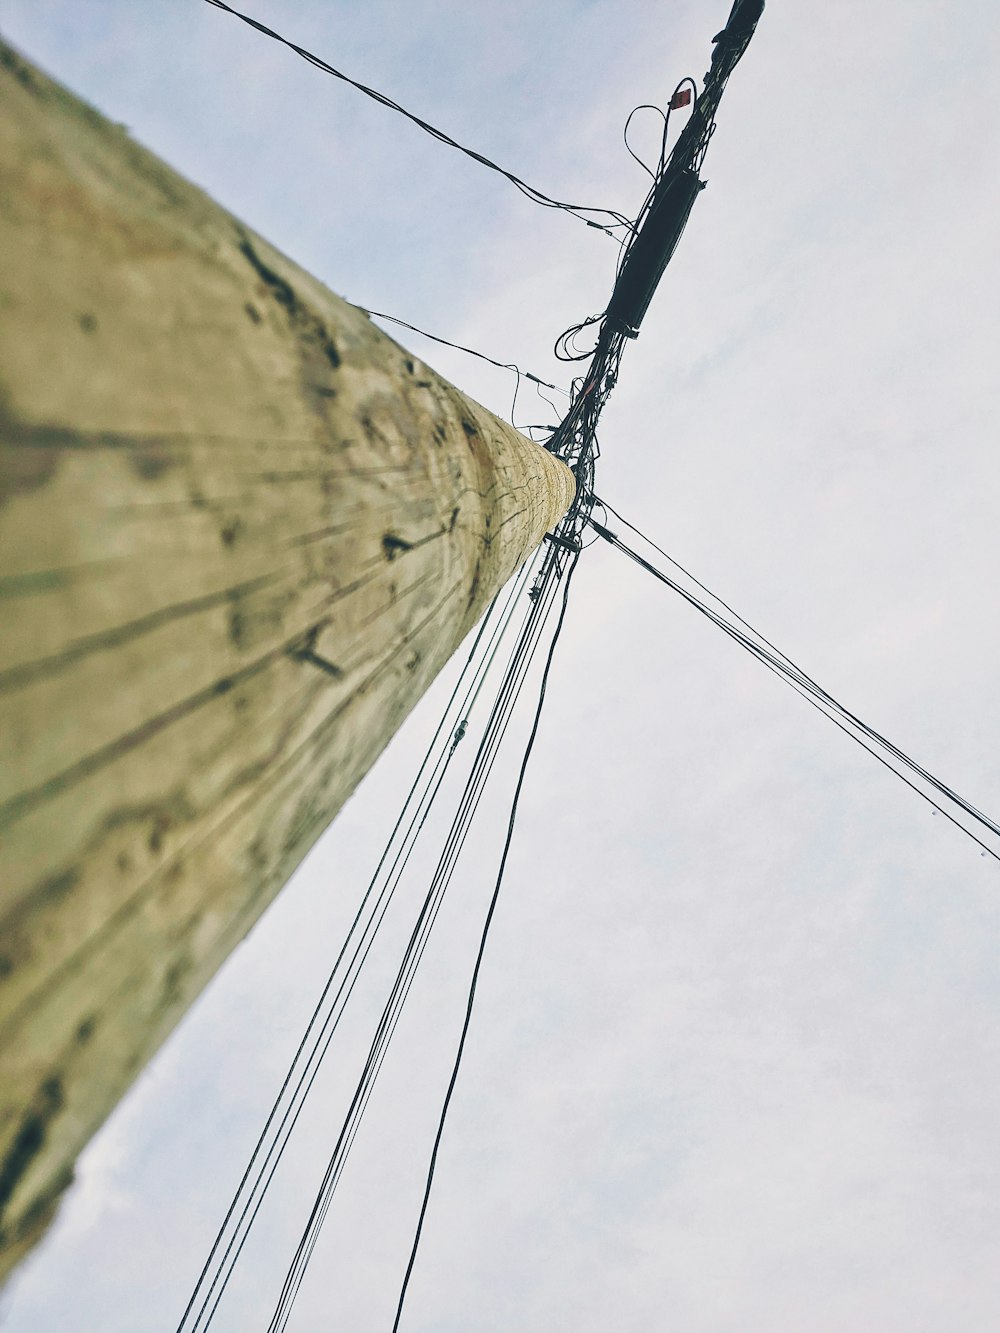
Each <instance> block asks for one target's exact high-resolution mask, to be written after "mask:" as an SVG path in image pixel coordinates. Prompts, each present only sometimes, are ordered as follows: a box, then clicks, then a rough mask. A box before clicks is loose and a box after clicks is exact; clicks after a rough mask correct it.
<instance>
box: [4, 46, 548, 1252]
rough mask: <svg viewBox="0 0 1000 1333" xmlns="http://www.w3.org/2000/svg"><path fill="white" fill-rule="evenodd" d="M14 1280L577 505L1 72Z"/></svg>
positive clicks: (299, 285)
mask: <svg viewBox="0 0 1000 1333" xmlns="http://www.w3.org/2000/svg"><path fill="white" fill-rule="evenodd" d="M0 465H2V473H0V548H2V564H0V631H2V633H0V847H2V850H0V1274H2V1273H4V1272H6V1271H8V1270H9V1269H10V1267H11V1265H12V1264H13V1263H14V1262H15V1261H16V1259H17V1257H18V1256H19V1255H20V1254H22V1253H23V1252H24V1250H25V1249H26V1248H27V1247H28V1246H29V1245H30V1244H31V1243H32V1241H33V1240H34V1239H35V1238H36V1237H37V1236H38V1235H39V1234H40V1232H41V1230H42V1229H43V1228H44V1226H45V1224H46V1222H47V1220H48V1219H49V1218H50V1216H51V1214H52V1212H53V1209H54V1207H55V1205H56V1203H57V1201H58V1198H59V1195H60V1193H61V1192H62V1190H64V1189H65V1187H66V1185H67V1184H68V1183H69V1181H70V1179H71V1177H72V1170H73V1163H74V1160H75V1157H76V1155H77V1153H78V1152H79V1150H80V1149H81V1148H82V1146H83V1145H84V1144H85V1143H86V1141H87V1139H88V1138H89V1137H90V1135H91V1134H92V1133H93V1131H94V1130H95V1129H96V1128H97V1126H98V1125H99V1124H100V1123H101V1122H102V1120H103V1119H104V1118H105V1116H106V1115H107V1114H108V1112H109V1111H110V1109H111V1108H112V1107H113V1106H114V1104H115V1102H116V1101H117V1100H118V1098H119V1097H120V1096H121V1095H122V1093H123V1092H124V1090H125V1089H126V1088H127V1087H128V1086H129V1084H130V1083H131V1082H132V1080H133V1079H134V1078H135V1076H136V1074H137V1072H138V1070H139V1069H140V1068H141V1067H142V1065H143V1064H144V1063H145V1061H146V1060H148V1059H149V1057H150V1055H151V1054H152V1053H153V1052H154V1051H155V1050H156V1048H157V1046H158V1045H159V1044H160V1042H161V1041H162V1040H163V1039H164V1037H165V1036H166V1035H167V1034H168V1033H169V1032H170V1030H171V1028H173V1026H174V1025H175V1024H176V1023H177V1021H178V1019H179V1018H180V1017H181V1015H182V1014H183V1013H184V1011H185V1010H186V1009H187V1007H188V1006H189V1005H190V1004H191V1002H192V1001H193V999H194V998H195V997H196V996H197V994H198V993H199V991H200V990H201V988H202V987H203V986H204V985H205V983H206V982H207V981H208V979H209V978H210V977H211V976H212V974H213V973H214V972H215V970H216V968H218V966H219V965H220V963H221V962H222V961H223V960H224V959H225V958H226V956H227V955H228V954H229V952H230V951H231V950H232V949H233V947H234V946H235V945H236V944H237V943H238V942H239V940H240V939H241V938H242V937H243V936H244V935H245V934H246V932H247V930H248V929H249V928H250V926H251V925H252V924H253V923H254V921H255V920H256V919H257V917H258V916H259V915H260V913H261V912H262V911H263V909H264V908H265V907H266V906H267V904H268V903H269V902H270V901H271V899H272V898H273V897H274V895H275V893H276V892H277V891H278V889H279V888H280V887H281V886H282V884H284V882H285V881H286V880H287V878H288V876H289V874H290V873H291V872H292V870H293V869H294V868H295V866H296V865H297V864H298V863H299V861H300V860H301V859H302V856H303V855H304V853H305V852H306V851H307V849H308V848H309V847H310V845H311V844H312V843H313V842H314V841H315V839H316V837H317V836H318V835H319V834H320V833H321V832H322V830H323V829H324V828H325V827H326V825H327V824H328V823H329V821H330V819H331V818H332V817H333V815H334V814H335V813H336V812H337V810H338V809H339V808H340V806H341V805H342V804H343V802H344V801H345V800H346V799H347V797H348V796H349V795H350V794H351V792H352V791H353V790H354V788H355V786H356V785H357V783H358V782H359V780H360V779H361V777H362V776H363V775H364V774H365V772H366V771H367V770H368V768H369V767H370V766H371V764H372V763H373V761H374V760H375V758H376V757H377V756H378V754H379V753H380V752H381V750H382V749H383V747H384V746H385V745H386V743H387V741H388V740H389V738H390V737H391V736H392V734H393V733H394V731H395V730H396V728H397V727H398V726H399V724H400V722H401V721H402V719H403V718H404V717H405V716H406V715H407V713H408V712H409V711H410V709H411V708H412V707H413V705H414V703H415V702H416V701H417V699H419V697H420V696H421V694H422V693H423V692H424V690H425V689H426V688H427V686H428V685H429V684H430V682H431V681H432V680H433V679H434V677H435V675H436V674H437V672H438V671H439V669H440V668H441V666H442V665H443V664H444V663H445V662H446V661H447V659H448V658H449V657H450V656H451V654H452V652H453V651H454V650H455V648H456V647H457V646H458V644H459V643H460V642H461V640H462V639H463V637H464V636H465V635H466V633H467V632H468V630H469V629H470V628H471V626H472V625H473V624H474V622H475V621H476V620H477V618H478V617H479V615H480V614H481V612H482V611H483V610H484V608H485V607H486V605H487V603H488V602H489V600H490V599H491V598H492V597H493V595H494V594H495V593H496V591H497V590H498V589H499V588H500V587H501V586H502V585H503V583H504V582H505V581H506V580H507V579H508V578H509V576H510V575H511V574H512V573H513V572H514V570H515V569H517V568H518V566H519V565H520V564H521V562H522V561H523V560H524V559H525V557H526V556H527V554H528V553H529V552H530V551H531V550H532V549H533V548H534V547H535V546H536V545H537V544H538V542H539V541H540V540H541V538H542V535H543V534H544V533H545V531H546V530H547V529H548V528H549V527H551V526H552V525H553V524H554V523H555V522H556V521H557V520H558V518H559V517H560V516H561V515H562V514H563V513H564V512H565V510H566V508H567V507H568V505H569V503H570V501H571V499H572V496H573V479H572V476H571V474H570V473H569V471H568V470H567V469H566V468H565V467H564V466H563V465H562V464H561V463H559V462H557V461H556V460H555V459H554V458H553V457H552V456H551V455H549V454H547V453H545V451H544V450H542V449H541V448H539V447H538V446H536V445H534V444H532V443H531V442H530V441H528V440H525V439H524V438H523V437H521V436H520V435H518V434H517V433H516V432H515V431H514V430H513V429H512V428H511V427H510V426H508V425H506V424H505V423H504V422H502V421H499V420H498V419H497V418H496V417H493V416H491V415H490V414H489V413H488V412H486V411H485V410H484V409H483V408H481V407H479V406H478V405H477V404H475V403H473V402H471V401H470V400H469V399H468V398H466V397H464V396H463V395H462V394H461V393H459V392H458V391H457V390H455V389H454V388H452V387H451V386H450V385H449V384H447V383H445V382H444V381H443V380H442V379H441V378H440V377H439V376H437V375H435V374H434V372H433V371H431V370H429V369H428V368H427V367H426V366H425V365H423V364H422V363H421V362H419V361H417V360H416V359H415V358H413V357H412V356H411V355H410V354H409V353H407V352H406V351H404V350H403V349H402V348H400V347H399V346H397V345H396V344H395V343H394V342H392V341H391V340H390V339H389V338H387V337H386V336H385V335H384V334H382V333H381V332H379V330H378V329H376V328H375V327H374V326H373V325H372V323H371V321H370V320H369V319H368V318H367V316H366V315H365V314H364V313H363V312H362V311H360V310H358V309H357V308H355V307H353V306H350V305H348V304H346V303H345V302H344V301H342V300H340V299H339V298H337V297H336V296H334V295H332V294H331V293H330V292H329V291H327V290H326V289H325V288H324V287H323V286H322V285H321V284H320V283H318V282H317V281H316V280H315V279H313V278H311V277H310V276H309V275H308V274H307V273H304V272H303V271H302V270H301V269H299V268H297V267H296V266H295V265H294V264H293V263H291V262H290V261H289V260H287V259H285V258H284V257H283V256H282V255H280V254H278V253H277V252H276V251H275V250H274V249H272V248H271V246H269V245H268V244H267V243H266V242H265V241H263V240H261V238H260V237H259V236H256V235H255V234H254V233H253V232H251V231H250V230H249V229H248V228H246V227H244V226H243V225H242V224H241V223H239V222H238V221H236V220H235V219H234V218H232V217H231V216H230V215H229V214H227V213H225V212H224V211H223V210H222V209H220V208H219V207H218V206H217V205H215V204H214V203H212V201H211V200H210V199H208V198H207V197H206V196H205V195H204V194H202V193H201V192H200V191H199V190H197V189H196V188H194V187H193V186H192V185H190V184H188V183H187V182H186V181H184V180H183V179H181V178H180V177H179V176H177V175H176V174H175V173H174V172H173V171H171V170H170V169H169V168H168V167H166V166H165V165H164V164H163V163H162V162H160V161H158V160H157V159H156V158H155V157H154V156H152V154H150V153H148V152H147V151H145V150H144V149H142V148H140V147H139V146H138V145H137V144H135V143H133V142H132V141H131V140H130V139H129V137H128V135H127V133H126V132H125V131H124V130H123V129H121V128H120V127H117V126H115V125H112V124H110V123H109V122H108V121H106V120H105V119H103V118H102V117H101V116H100V115H98V114H97V113H96V112H94V111H93V110H91V109H90V108H89V107H87V106H85V105H83V104H82V103H81V102H80V101H78V100H77V99H76V98H75V97H73V96H72V95H70V94H69V93H67V92H66V91H65V90H63V89H62V88H60V87H59V86H57V85H56V84H54V83H53V82H51V81H50V80H49V79H47V78H46V77H45V76H43V75H42V74H40V73H39V72H38V71H37V70H35V69H34V68H33V67H32V66H30V65H29V64H28V63H27V62H26V61H24V60H23V59H22V58H21V57H20V56H18V55H17V54H16V53H14V52H13V51H11V50H10V49H9V48H8V47H5V46H2V45H0Z"/></svg>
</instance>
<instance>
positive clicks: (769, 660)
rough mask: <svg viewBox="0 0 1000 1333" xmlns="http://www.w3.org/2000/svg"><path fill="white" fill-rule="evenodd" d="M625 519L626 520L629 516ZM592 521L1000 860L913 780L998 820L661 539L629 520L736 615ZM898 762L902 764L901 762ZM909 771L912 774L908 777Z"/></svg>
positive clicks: (986, 821) (993, 830) (982, 823)
mask: <svg viewBox="0 0 1000 1333" xmlns="http://www.w3.org/2000/svg"><path fill="white" fill-rule="evenodd" d="M598 503H602V502H598ZM604 507H605V508H607V509H610V508H611V506H610V505H605V506H604ZM611 512H612V513H616V511H615V510H611ZM618 517H619V518H620V517H621V516H620V515H618ZM622 521H623V522H624V521H625V520H622ZM590 526H591V527H592V528H593V529H594V531H595V532H596V533H597V534H598V535H599V536H600V537H602V538H603V539H604V540H605V541H606V542H607V543H608V544H609V545H610V546H613V547H614V548H615V550H618V551H621V552H622V554H623V555H627V556H628V557H629V559H630V560H634V561H635V563H636V564H637V565H639V567H640V568H641V569H645V570H646V572H647V573H649V574H652V575H653V577H654V578H656V579H659V581H660V582H661V583H665V584H666V585H667V587H668V588H672V589H673V591H674V592H676V593H678V594H679V595H680V596H681V597H683V598H684V600H685V601H686V602H687V603H688V604H689V605H691V606H693V607H694V608H695V610H697V611H699V612H701V614H702V615H704V616H706V617H707V618H708V619H709V620H710V621H711V622H712V623H713V624H714V625H717V626H718V627H719V628H720V629H721V630H722V631H723V633H725V634H727V635H728V636H729V637H730V638H731V639H733V640H734V641H735V642H736V643H738V644H739V645H740V647H742V648H744V649H746V651H747V652H748V653H750V655H751V656H753V657H756V658H757V660H758V661H759V662H761V663H763V665H764V666H766V667H767V668H768V670H770V671H773V672H774V674H775V675H777V676H778V677H779V678H780V679H782V680H783V681H785V683H786V684H788V685H791V686H792V688H793V689H795V690H796V691H797V692H798V693H799V694H801V695H802V696H803V698H805V700H806V701H807V702H808V703H810V704H811V705H812V706H813V707H814V708H817V709H818V710H819V711H820V712H821V713H822V714H823V715H824V716H825V717H828V718H829V719H830V721H831V722H833V723H834V725H835V726H838V727H840V729H841V731H843V732H845V733H846V734H847V735H848V736H850V737H851V739H852V740H854V741H856V742H857V744H859V745H860V746H862V748H863V749H865V750H867V751H868V753H869V754H870V755H872V756H873V757H874V758H875V759H877V760H878V761H879V763H881V764H882V765H884V767H886V768H888V769H889V771H890V772H891V773H894V774H895V775H896V777H898V778H899V779H900V781H902V782H905V783H906V785H907V786H908V787H910V788H911V789H912V790H913V791H915V792H916V793H917V795H918V796H920V797H922V798H923V799H924V800H925V801H927V802H928V803H929V804H930V805H932V806H933V807H934V808H935V810H938V811H939V812H940V813H941V814H943V815H944V816H945V818H946V819H948V820H949V821H950V822H951V823H952V824H954V825H955V827H956V828H958V829H961V831H962V832H963V833H964V834H965V835H966V837H969V838H971V839H972V841H973V842H975V843H976V844H977V845H978V846H979V847H980V848H982V851H983V854H984V855H985V856H991V857H993V859H994V860H995V861H998V862H1000V852H998V851H997V850H996V849H995V848H994V847H992V846H991V845H990V844H989V843H987V842H984V841H983V839H982V838H981V837H979V836H978V835H977V834H976V833H975V832H974V831H973V830H972V829H970V828H969V827H968V826H967V825H966V824H964V823H963V822H962V821H961V820H960V819H958V818H956V816H955V815H954V814H953V813H952V812H951V810H950V809H949V808H948V807H947V806H946V805H942V804H941V802H940V800H936V799H935V797H934V796H933V795H931V794H930V792H928V791H926V790H924V788H923V787H921V786H920V785H918V783H917V782H916V781H914V780H913V779H914V778H918V779H920V780H921V781H922V782H923V783H924V784H926V786H927V787H929V788H930V789H931V791H932V792H935V793H936V794H937V796H938V797H941V798H943V799H944V800H945V801H947V802H949V803H950V804H951V806H953V807H957V808H958V809H959V810H961V811H962V812H963V813H964V814H965V815H967V816H968V817H969V818H970V819H971V820H973V821H974V822H975V823H976V824H978V825H979V827H980V829H981V830H982V831H983V832H984V833H990V834H993V835H994V836H995V837H998V838H1000V824H998V823H997V822H996V820H994V819H991V818H990V816H989V815H987V814H984V813H983V811H982V810H978V809H977V808H976V807H975V806H974V805H972V803H971V802H970V801H967V800H966V799H965V797H964V796H962V795H960V794H959V793H958V792H956V791H955V790H953V789H952V788H951V787H949V786H947V785H946V784H945V783H944V782H942V781H941V780H940V778H937V777H935V776H934V774H933V773H931V772H929V770H928V769H926V768H924V767H923V766H922V765H921V764H918V763H917V761H916V760H915V759H912V758H911V757H910V756H909V755H908V754H906V753H905V752H904V751H903V750H901V749H900V748H899V746H897V745H895V744H894V743H893V742H892V741H890V740H888V739H887V738H886V737H885V736H883V735H882V734H881V733H880V732H878V731H876V730H875V729H874V728H873V727H871V726H869V725H868V723H867V722H864V721H863V720H862V719H861V718H859V717H858V716H857V715H856V714H855V713H852V712H851V711H850V710H849V709H848V708H845V707H844V705H843V704H842V703H840V702H839V701H838V700H837V699H835V698H834V697H833V696H832V695H831V694H829V693H828V692H827V691H826V690H824V689H823V687H822V686H821V685H819V684H817V682H816V681H815V680H813V678H812V677H811V676H809V675H807V674H806V672H805V671H803V670H802V668H801V667H799V666H797V665H796V663H795V662H793V661H792V659H791V658H790V657H788V656H787V655H786V654H785V653H783V652H781V651H780V649H778V648H775V646H774V644H772V643H771V642H770V640H768V639H765V638H764V636H763V635H762V634H760V633H759V632H758V631H757V630H755V629H754V628H753V626H752V625H750V624H748V622H747V621H745V620H744V619H743V618H742V617H741V616H738V615H737V614H736V612H735V611H733V610H732V608H731V607H729V606H727V604H726V603H724V602H723V601H722V599H721V598H718V597H716V596H715V594H714V593H711V592H709V590H708V589H707V588H706V587H705V585H704V584H703V583H698V581H697V580H696V579H694V577H693V575H690V574H688V573H687V571H686V570H684V569H683V566H680V565H676V564H675V562H674V561H673V559H672V558H671V557H670V556H669V555H667V553H666V552H665V551H663V550H662V549H661V548H660V547H659V546H656V544H655V543H654V542H652V541H650V540H649V538H648V537H645V536H643V534H642V533H641V532H639V530H638V528H635V527H634V526H633V525H632V524H631V523H629V524H627V526H628V527H630V528H631V529H632V531H633V532H635V533H637V535H638V536H640V537H642V539H643V541H646V542H647V543H648V544H649V545H650V546H652V547H653V548H654V550H656V551H659V553H660V554H661V555H662V556H664V557H665V558H666V559H667V560H669V561H670V562H671V564H675V567H676V568H678V569H681V570H682V572H683V573H685V574H687V577H688V578H690V579H691V580H692V582H694V583H696V584H697V586H698V587H699V588H701V589H702V590H703V591H704V592H706V593H708V595H709V597H710V598H711V599H712V600H713V601H715V602H716V603H717V604H718V605H719V606H724V607H725V608H726V610H727V611H728V612H729V614H730V615H731V616H732V619H731V620H728V619H727V618H726V617H725V616H724V615H722V614H720V612H718V611H716V610H713V609H712V607H711V606H710V605H709V604H708V603H707V602H705V601H703V600H702V599H701V598H700V597H698V596H696V595H695V594H694V593H693V592H691V591H690V589H688V588H685V587H684V586H683V585H682V584H681V583H680V582H678V581H677V580H676V579H674V578H672V577H671V576H670V575H669V574H666V573H664V571H663V570H662V569H658V568H657V567H656V566H655V565H653V564H651V563H650V561H648V560H646V559H645V558H644V557H643V556H641V555H640V554H639V553H638V551H635V550H633V549H632V547H630V546H627V545H626V544H625V542H623V541H622V540H621V538H620V537H618V536H617V535H616V534H615V533H613V532H611V531H610V530H609V529H608V528H606V527H605V526H604V525H603V524H601V523H598V522H597V521H596V520H595V519H594V518H593V517H591V518H590ZM897 764H898V765H899V766H900V767H897ZM903 769H905V770H906V772H904V771H901V770H903ZM907 772H909V773H910V774H912V775H913V776H912V777H907Z"/></svg>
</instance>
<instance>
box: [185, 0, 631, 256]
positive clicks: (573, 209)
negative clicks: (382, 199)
mask: <svg viewBox="0 0 1000 1333" xmlns="http://www.w3.org/2000/svg"><path fill="white" fill-rule="evenodd" d="M205 2H206V4H209V5H212V6H213V7H214V8H215V9H222V10H224V11H225V12H226V13H227V14H232V15H233V17H234V18H238V19H240V20H242V22H244V23H247V24H249V26H250V27H251V28H256V29H257V31H258V32H262V33H263V34H264V36H265V37H271V38H273V39H274V41H276V42H280V43H281V44H282V46H287V47H288V48H289V49H290V50H292V51H294V52H295V54H296V55H299V56H301V57H302V59H303V60H306V61H308V62H309V64H310V65H314V66H315V67H316V68H317V69H319V70H322V71H323V73H324V74H330V75H332V76H333V78H335V79H340V80H341V81H342V82H343V83H347V84H350V86H351V87H352V88H356V89H357V90H358V92H360V93H364V95H365V96H366V97H370V98H371V99H372V100H373V101H375V102H378V103H379V104H380V105H381V106H384V107H388V109H389V110H390V111H395V112H397V113H398V114H399V115H401V116H405V117H406V119H407V120H409V121H412V122H413V124H414V125H416V126H418V128H420V129H422V130H424V131H425V133H427V134H429V135H430V136H431V137H432V138H434V139H437V140H438V142H439V143H443V144H445V145H447V147H449V148H455V149H457V150H458V152H460V153H464V154H465V156H466V157H471V158H472V160H473V161H474V162H478V163H479V164H480V165H481V166H484V167H488V168H489V169H490V171H495V172H497V174H498V175H500V176H503V177H505V179H507V180H509V181H510V183H511V184H512V185H513V186H515V188H516V189H518V190H520V191H521V193H522V194H523V195H525V196H526V197H527V198H528V199H530V200H531V201H532V202H533V203H536V204H540V205H541V206H542V207H543V208H555V209H559V210H560V211H561V212H563V213H571V214H572V215H573V216H574V217H577V218H579V219H580V221H581V222H585V223H586V224H587V226H588V227H593V228H595V229H596V230H597V231H602V232H604V233H605V235H607V236H610V237H612V239H614V240H618V236H617V235H616V232H617V231H618V230H623V231H624V232H626V233H627V232H629V231H631V228H632V224H631V222H630V221H629V219H628V218H627V217H625V216H624V215H623V214H621V213H618V212H616V211H615V210H614V209H612V208H591V207H589V206H588V205H586V204H567V203H563V202H562V201H561V200H559V199H553V198H551V197H550V196H549V195H547V194H544V193H543V192H542V191H541V190H536V189H535V187H534V186H533V185H529V184H528V183H527V182H526V181H523V180H522V179H521V177H520V176H515V175H514V173H513V172H512V171H507V170H506V169H505V168H504V167H501V166H498V165H497V164H496V162H493V161H491V160H490V159H489V158H488V157H484V156H483V154H482V153H477V152H476V151H475V150H474V149H472V148H466V147H465V146H464V144H460V143H459V142H458V141H457V140H456V139H453V138H452V137H451V135H449V134H445V132H444V131H443V130H439V129H435V127H434V126H433V125H431V124H429V122H428V121H426V120H423V119H421V117H420V116H417V115H414V113H413V112H412V111H407V110H406V108H405V107H402V106H400V104H399V103H398V102H394V101H393V100H392V98H391V97H387V96H386V95H385V94H384V93H380V92H378V91H377V90H376V89H374V88H369V87H368V86H367V85H366V84H364V83H359V82H358V81H357V80H356V79H352V78H351V77H350V75H348V74H344V73H343V71H342V70H339V69H335V68H334V67H333V65H330V64H328V63H327V62H326V61H325V60H323V59H322V57H320V56H318V55H316V54H314V52H312V51H307V50H306V48H305V47H303V46H299V45H297V44H296V43H295V42H293V41H291V40H289V38H287V37H282V35H281V33H279V32H275V31H274V29H273V28H269V27H267V25H266V24H264V23H260V22H258V20H257V19H255V18H251V17H250V15H249V14H243V13H241V12H240V11H239V10H238V9H234V8H233V7H232V5H228V4H226V3H225V0H205ZM588 213H593V214H595V216H596V217H603V218H608V219H610V222H597V221H595V220H594V219H593V218H589V217H587V216H586V214H588Z"/></svg>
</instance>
